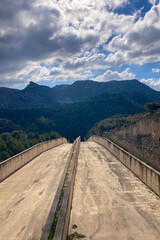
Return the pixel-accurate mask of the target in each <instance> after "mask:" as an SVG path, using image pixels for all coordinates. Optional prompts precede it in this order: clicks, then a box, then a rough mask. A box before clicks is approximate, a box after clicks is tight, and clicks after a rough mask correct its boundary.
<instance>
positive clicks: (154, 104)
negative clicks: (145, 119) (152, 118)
mask: <svg viewBox="0 0 160 240" xmlns="http://www.w3.org/2000/svg"><path fill="white" fill-rule="evenodd" d="M144 107H145V109H146V110H147V111H149V112H154V111H157V110H159V109H160V103H158V102H151V103H146V104H145V105H144Z"/></svg>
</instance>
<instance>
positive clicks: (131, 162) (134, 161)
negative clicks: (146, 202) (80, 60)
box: [88, 136, 160, 197]
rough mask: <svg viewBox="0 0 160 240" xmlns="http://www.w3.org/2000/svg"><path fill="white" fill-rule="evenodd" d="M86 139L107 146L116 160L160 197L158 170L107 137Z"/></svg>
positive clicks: (159, 173) (159, 174)
mask: <svg viewBox="0 0 160 240" xmlns="http://www.w3.org/2000/svg"><path fill="white" fill-rule="evenodd" d="M88 141H93V142H96V143H99V144H101V145H102V146H104V147H105V148H107V149H108V150H109V151H110V152H111V153H112V154H113V155H114V156H115V157H116V158H117V159H118V160H120V161H121V162H122V163H123V164H124V165H125V166H126V167H127V168H128V169H130V170H131V171H132V172H133V173H134V174H135V175H136V176H137V177H138V178H139V179H140V180H141V181H142V182H143V183H145V184H146V185H147V186H148V187H149V188H150V189H151V190H152V191H153V192H154V193H156V194H157V195H158V196H159V197H160V172H158V171H156V170H155V169H153V168H152V167H150V166H149V165H147V164H146V163H144V162H142V161H141V160H140V159H138V158H136V157H135V156H133V155H132V154H130V153H129V152H127V151H126V150H124V149H123V148H121V147H120V146H118V145H117V144H115V143H113V142H112V141H111V140H109V139H107V138H102V137H98V136H91V137H90V138H89V139H88Z"/></svg>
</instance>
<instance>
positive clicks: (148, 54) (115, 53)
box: [105, 5, 160, 66]
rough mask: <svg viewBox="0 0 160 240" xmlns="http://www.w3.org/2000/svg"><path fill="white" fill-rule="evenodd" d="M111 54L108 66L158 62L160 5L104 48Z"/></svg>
mask: <svg viewBox="0 0 160 240" xmlns="http://www.w3.org/2000/svg"><path fill="white" fill-rule="evenodd" d="M105 49H106V50H108V51H109V52H111V54H110V55H109V56H108V57H107V58H106V61H107V62H108V64H109V65H112V64H113V65H116V66H121V65H123V64H126V63H130V64H133V63H134V64H138V65H143V64H145V63H149V62H158V61H160V5H155V6H153V7H152V8H151V10H150V11H149V12H147V13H146V15H145V16H144V18H143V19H142V18H140V19H139V20H138V21H137V22H136V23H135V24H134V26H133V27H132V28H131V29H130V30H129V31H127V32H126V33H125V34H123V35H122V34H119V35H118V36H116V37H115V38H113V39H112V41H111V42H110V43H109V44H108V45H106V46H105Z"/></svg>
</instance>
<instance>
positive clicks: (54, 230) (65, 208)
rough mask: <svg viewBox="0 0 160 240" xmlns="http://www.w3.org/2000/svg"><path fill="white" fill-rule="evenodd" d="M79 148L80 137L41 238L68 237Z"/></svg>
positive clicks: (58, 239) (75, 144) (75, 143)
mask: <svg viewBox="0 0 160 240" xmlns="http://www.w3.org/2000/svg"><path fill="white" fill-rule="evenodd" d="M79 148H80V137H79V138H77V139H76V141H75V142H74V143H73V146H72V149H71V152H70V155H69V158H68V161H67V164H66V166H65V169H64V172H63V175H62V178H61V181H60V183H59V187H58V189H57V192H56V195H55V198H54V200H53V203H52V206H51V209H50V212H49V215H48V218H47V221H46V224H45V226H44V228H43V232H42V236H41V240H47V239H53V240H66V238H67V233H68V227H69V220H70V212H71V205H72V198H73V190H74V183H75V175H76V169H77V162H78V154H79Z"/></svg>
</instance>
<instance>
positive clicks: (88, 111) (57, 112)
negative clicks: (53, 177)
mask: <svg viewBox="0 0 160 240" xmlns="http://www.w3.org/2000/svg"><path fill="white" fill-rule="evenodd" d="M138 101H139V100H138ZM141 111H144V106H143V104H140V103H139V102H138V103H137V102H136V101H135V100H134V99H131V98H130V97H128V96H124V95H121V94H103V95H99V96H96V97H94V98H91V99H88V100H85V101H83V102H79V103H74V104H67V105H63V106H61V107H57V108H47V109H46V108H45V109H33V110H29V109H28V110H0V117H2V116H3V117H4V118H6V119H9V120H11V121H12V122H14V123H16V124H18V125H19V126H20V127H21V128H22V129H23V130H24V131H26V132H35V131H36V132H39V133H45V132H49V131H56V132H58V133H60V135H61V136H64V137H66V138H67V139H69V140H70V141H73V140H74V139H76V138H77V137H78V136H79V135H80V136H81V137H82V138H83V137H85V135H86V133H87V131H88V130H89V129H90V128H91V127H93V126H94V124H95V123H96V122H98V121H100V120H102V119H104V118H106V117H110V116H113V115H116V114H134V113H136V112H141Z"/></svg>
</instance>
